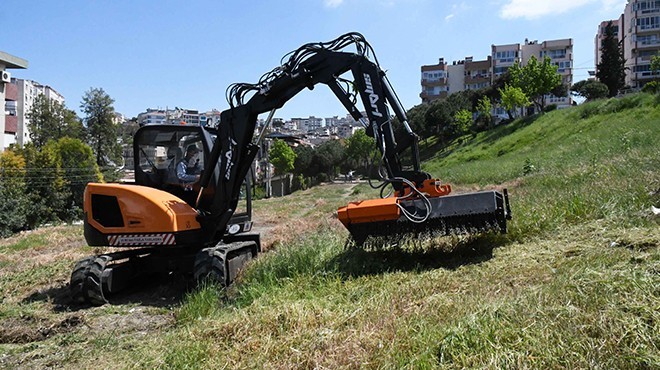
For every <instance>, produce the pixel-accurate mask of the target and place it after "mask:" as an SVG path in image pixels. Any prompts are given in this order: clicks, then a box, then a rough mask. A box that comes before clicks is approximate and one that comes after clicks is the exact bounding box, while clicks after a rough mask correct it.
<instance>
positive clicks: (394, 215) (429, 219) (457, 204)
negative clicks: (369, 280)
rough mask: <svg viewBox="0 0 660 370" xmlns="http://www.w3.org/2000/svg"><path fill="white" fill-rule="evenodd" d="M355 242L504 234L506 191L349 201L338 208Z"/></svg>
mask: <svg viewBox="0 0 660 370" xmlns="http://www.w3.org/2000/svg"><path fill="white" fill-rule="evenodd" d="M338 216H339V220H340V221H341V222H342V223H343V224H344V226H346V228H347V229H348V231H349V232H350V233H351V236H352V238H353V240H354V241H355V243H356V244H357V245H362V244H363V243H364V242H365V241H366V240H367V239H369V238H371V237H376V238H378V237H381V238H384V239H385V240H387V241H389V242H391V243H392V242H397V241H398V240H400V239H403V238H405V237H407V236H414V237H427V236H430V237H435V236H443V235H452V234H479V233H483V232H488V231H499V232H501V233H506V221H507V220H510V219H511V209H510V207H509V196H508V193H507V190H506V189H504V190H503V191H502V192H501V193H500V192H498V191H483V192H477V193H468V194H459V195H445V196H435V197H417V198H414V199H409V198H404V199H401V198H396V197H390V198H384V199H374V200H367V201H362V202H352V203H350V204H349V205H348V206H346V207H342V208H340V209H339V210H338Z"/></svg>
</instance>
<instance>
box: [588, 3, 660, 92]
mask: <svg viewBox="0 0 660 370" xmlns="http://www.w3.org/2000/svg"><path fill="white" fill-rule="evenodd" d="M609 22H612V26H614V27H615V34H616V36H617V37H618V39H619V42H622V45H623V56H624V58H625V60H626V86H628V87H630V88H633V89H638V88H641V87H642V86H644V85H645V84H646V83H647V82H649V81H652V80H653V79H654V76H653V75H652V73H651V57H652V56H654V55H660V0H629V1H628V3H627V4H626V6H625V8H624V10H623V14H621V16H620V17H619V19H613V20H610V21H603V22H601V23H600V25H599V26H598V33H597V34H596V38H595V42H594V44H595V45H594V46H595V52H596V54H595V59H594V60H595V61H596V63H595V64H596V71H598V64H599V63H600V60H601V47H602V42H603V39H604V35H605V27H607V24H608V23H609Z"/></svg>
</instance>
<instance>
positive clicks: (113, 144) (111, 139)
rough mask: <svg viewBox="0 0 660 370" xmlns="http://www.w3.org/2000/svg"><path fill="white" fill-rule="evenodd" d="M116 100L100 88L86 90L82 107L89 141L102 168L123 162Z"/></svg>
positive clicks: (97, 162)
mask: <svg viewBox="0 0 660 370" xmlns="http://www.w3.org/2000/svg"><path fill="white" fill-rule="evenodd" d="M113 103H114V100H113V99H112V98H111V97H110V96H109V95H108V94H107V93H106V92H105V91H103V89H100V88H91V89H90V90H89V91H86V92H85V95H84V96H83V99H82V103H81V104H80V108H81V109H82V111H83V113H84V114H85V117H84V118H83V121H84V123H85V125H86V126H87V130H88V132H89V143H90V145H91V147H92V150H93V151H94V155H95V156H96V164H97V165H99V166H100V167H102V168H105V167H106V166H113V165H114V166H116V165H117V163H120V162H121V145H120V144H119V142H118V140H117V132H118V127H117V124H116V123H115V122H114V113H115V108H114V107H113V105H112V104H113Z"/></svg>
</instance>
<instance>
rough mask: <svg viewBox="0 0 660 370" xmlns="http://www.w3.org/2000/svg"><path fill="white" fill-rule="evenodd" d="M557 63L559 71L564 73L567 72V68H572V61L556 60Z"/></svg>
mask: <svg viewBox="0 0 660 370" xmlns="http://www.w3.org/2000/svg"><path fill="white" fill-rule="evenodd" d="M555 65H556V66H557V72H559V73H562V72H565V71H566V69H567V68H571V61H570V60H566V61H561V62H555Z"/></svg>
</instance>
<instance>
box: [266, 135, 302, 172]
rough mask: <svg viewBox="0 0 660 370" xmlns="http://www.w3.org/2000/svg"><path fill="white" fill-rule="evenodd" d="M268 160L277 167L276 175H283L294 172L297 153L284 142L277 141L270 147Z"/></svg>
mask: <svg viewBox="0 0 660 370" xmlns="http://www.w3.org/2000/svg"><path fill="white" fill-rule="evenodd" d="M268 159H269V161H270V163H272V164H273V166H275V174H277V175H283V174H285V173H289V172H291V171H292V170H293V164H294V162H295V160H296V153H295V152H294V151H293V149H291V147H290V146H289V145H287V143H286V142H284V140H280V139H275V140H273V145H272V146H271V147H270V151H269V153H268Z"/></svg>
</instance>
